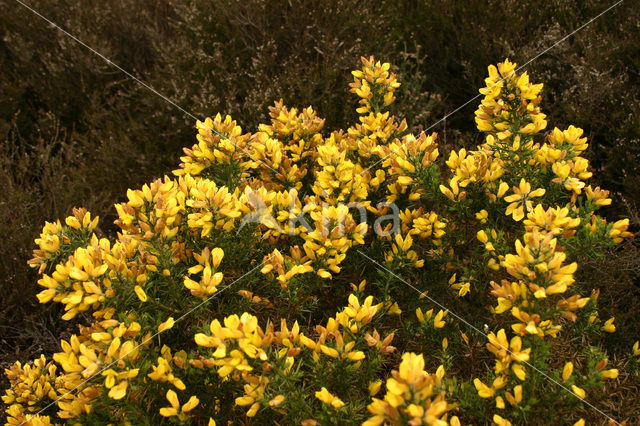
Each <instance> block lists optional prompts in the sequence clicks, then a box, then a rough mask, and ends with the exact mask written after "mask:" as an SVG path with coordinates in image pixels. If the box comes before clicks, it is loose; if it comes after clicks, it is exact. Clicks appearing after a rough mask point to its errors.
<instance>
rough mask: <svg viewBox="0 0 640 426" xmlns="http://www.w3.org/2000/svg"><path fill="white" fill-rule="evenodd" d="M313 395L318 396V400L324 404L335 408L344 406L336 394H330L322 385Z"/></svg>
mask: <svg viewBox="0 0 640 426" xmlns="http://www.w3.org/2000/svg"><path fill="white" fill-rule="evenodd" d="M315 395H316V398H318V399H319V400H320V401H322V402H324V403H325V404H329V405H331V406H332V407H333V408H335V409H336V410H337V409H338V408H340V407H342V406H344V402H342V400H341V399H340V398H338V397H337V396H335V395H332V394H331V393H330V392H329V391H328V390H327V388H325V387H324V386H323V387H322V388H321V389H320V390H319V391H317V392H316V394H315Z"/></svg>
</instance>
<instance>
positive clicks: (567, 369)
mask: <svg viewBox="0 0 640 426" xmlns="http://www.w3.org/2000/svg"><path fill="white" fill-rule="evenodd" d="M572 373H573V363H572V362H571V361H569V362H567V363H566V364H565V365H564V368H563V369H562V380H564V381H565V382H566V381H567V380H569V377H571V374H572Z"/></svg>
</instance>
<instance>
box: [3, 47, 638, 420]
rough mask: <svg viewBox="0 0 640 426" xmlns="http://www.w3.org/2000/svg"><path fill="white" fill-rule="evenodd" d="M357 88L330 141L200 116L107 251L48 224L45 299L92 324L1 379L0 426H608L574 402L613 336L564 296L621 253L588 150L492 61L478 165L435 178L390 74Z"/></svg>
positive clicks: (83, 221)
mask: <svg viewBox="0 0 640 426" xmlns="http://www.w3.org/2000/svg"><path fill="white" fill-rule="evenodd" d="M353 76H354V81H353V83H352V84H351V90H350V91H351V92H352V93H354V94H355V95H356V96H357V97H358V98H359V104H358V108H357V113H358V122H357V123H356V124H354V125H353V126H351V127H349V128H348V129H346V130H337V131H333V132H328V131H327V130H325V129H324V124H325V122H324V120H323V119H321V118H320V117H318V116H317V114H316V112H315V111H314V110H313V108H311V107H308V108H306V109H296V108H288V107H286V106H285V105H284V104H283V102H276V103H275V105H274V106H273V107H271V109H270V118H271V120H270V123H268V124H261V125H260V126H259V128H258V131H257V132H255V133H244V132H243V130H242V129H241V127H240V126H238V125H237V123H236V122H235V121H234V120H232V119H231V117H229V116H227V117H224V118H223V117H222V116H220V115H218V116H216V117H215V118H213V119H211V118H208V119H206V120H205V121H204V122H198V123H197V128H198V135H197V141H198V143H197V144H195V145H193V147H192V148H190V149H185V150H184V152H185V155H184V156H183V157H181V160H182V162H181V164H180V167H179V168H177V169H176V170H174V171H173V175H174V176H173V177H170V176H165V177H164V178H162V179H157V180H155V181H153V182H151V183H149V184H146V185H144V186H142V188H141V189H129V190H128V191H127V198H128V200H127V201H126V202H123V203H119V204H116V206H115V209H116V212H117V216H118V219H117V220H116V224H117V226H118V227H119V228H120V232H119V233H118V235H117V238H116V239H115V240H109V239H107V238H99V237H98V236H97V235H96V234H95V230H96V227H97V226H98V218H96V217H93V216H92V215H91V214H90V213H89V212H87V211H86V210H84V209H75V210H74V212H73V215H72V216H69V217H67V218H66V219H65V220H64V223H61V222H60V221H58V222H51V223H46V225H45V226H44V229H43V230H42V233H41V235H40V238H38V239H37V240H36V243H37V245H38V249H37V250H35V251H34V257H33V259H32V260H31V261H30V264H31V266H33V267H35V268H37V269H38V271H39V273H40V274H41V278H40V280H39V281H38V284H39V285H40V286H41V287H42V288H43V289H42V291H41V292H40V293H39V294H38V299H39V301H40V302H41V303H49V302H56V303H60V304H62V305H64V311H65V313H64V315H63V317H62V318H63V319H65V320H71V319H73V318H76V317H78V318H81V319H88V318H91V317H89V316H87V315H79V314H81V313H85V312H86V313H90V314H91V315H92V320H91V321H89V322H88V323H86V324H84V325H81V326H80V327H79V331H78V333H77V334H73V335H71V336H70V337H69V338H65V339H63V340H62V341H61V350H60V351H59V352H57V353H55V354H54V355H53V359H50V360H48V359H47V358H45V357H44V356H42V357H40V358H39V359H36V360H34V361H33V362H32V363H31V364H25V365H22V364H21V363H20V362H16V363H15V364H14V365H13V366H12V367H11V368H9V369H7V370H6V374H7V377H8V379H9V381H10V384H11V388H10V389H8V390H7V391H6V393H5V395H4V396H3V401H4V402H5V403H6V404H7V406H8V408H7V414H8V421H9V423H10V424H12V423H15V424H17V423H21V422H25V421H29V422H31V424H34V425H37V424H53V423H64V422H69V423H88V424H91V423H134V424H135V423H150V424H154V423H159V422H176V423H180V422H182V423H189V424H215V422H219V423H225V422H240V423H253V422H255V423H256V424H262V423H265V422H272V423H280V424H295V423H298V424H299V423H302V424H305V425H312V424H352V423H353V424H356V423H364V424H367V425H377V424H383V423H389V424H416V425H417V424H437V425H445V424H452V425H457V424H461V423H465V424H466V423H475V424H478V423H484V422H487V421H493V422H494V423H495V424H498V425H508V424H511V422H513V423H516V424H519V423H524V422H533V423H543V424H549V423H550V422H553V423H566V424H574V423H575V424H584V422H585V420H584V418H586V417H589V416H591V417H594V418H595V419H597V420H596V421H603V420H604V419H606V417H604V416H602V415H601V414H598V413H597V412H596V411H595V410H594V409H593V408H592V406H591V405H590V403H589V402H587V401H590V400H591V401H592V402H593V403H594V404H595V405H596V406H598V407H599V408H602V409H605V404H604V402H605V401H604V400H603V398H602V389H603V388H604V387H605V386H606V381H607V380H610V379H616V378H617V377H618V375H619V374H620V371H619V370H620V367H619V366H618V364H616V365H610V364H612V363H610V362H609V360H608V355H607V353H606V350H605V349H604V346H603V345H602V342H603V338H604V336H605V335H606V334H607V333H613V332H615V329H616V326H615V318H606V317H601V316H599V315H598V311H597V301H598V296H599V291H598V290H590V289H587V288H584V287H583V286H582V285H581V283H580V282H579V281H576V279H575V278H574V275H575V274H576V271H577V270H578V268H579V264H580V262H581V261H582V260H583V259H584V260H587V259H589V260H591V261H593V260H594V259H595V260H597V259H598V255H599V253H602V252H603V251H604V250H606V249H608V248H609V247H612V246H614V245H615V244H618V243H620V242H622V241H623V240H624V239H625V238H628V237H630V236H631V235H632V234H631V233H630V232H629V231H628V230H627V228H628V225H629V221H628V219H624V220H619V221H617V222H613V223H611V222H607V220H605V219H603V218H602V217H601V216H599V215H598V214H597V211H598V209H600V207H602V206H606V205H609V204H610V203H611V199H610V198H608V192H607V191H606V190H604V189H601V188H599V187H593V186H592V185H589V184H588V183H587V181H588V179H589V178H590V177H591V174H592V173H591V172H590V171H589V162H588V160H587V159H585V158H584V157H583V156H582V154H583V153H584V151H585V150H586V149H587V147H588V144H587V139H586V138H585V137H584V136H583V131H582V130H581V129H579V128H576V127H574V126H570V127H568V128H567V129H565V130H561V129H558V128H554V129H553V130H550V131H548V130H547V121H546V115H545V114H544V113H543V112H542V110H541V105H540V103H541V99H542V98H541V96H540V92H541V90H542V84H532V83H530V82H529V76H528V75H527V73H522V74H518V73H517V72H516V65H515V64H514V63H512V62H509V61H508V60H506V61H505V62H503V63H500V64H498V65H497V66H493V65H492V66H490V67H489V76H488V78H487V79H486V80H485V82H486V87H484V88H483V89H481V93H482V94H483V95H484V98H483V100H482V102H481V104H480V106H479V107H478V109H477V111H476V114H475V117H476V124H477V128H478V130H479V131H480V132H481V134H482V140H483V142H482V144H481V145H479V146H478V147H477V148H476V149H475V150H469V151H467V150H465V149H460V150H458V151H453V152H451V153H450V155H449V157H448V159H447V160H446V161H442V160H441V158H442V157H441V156H440V152H439V148H438V137H437V134H436V133H433V134H430V135H427V134H426V133H420V134H418V135H415V134H412V133H411V132H410V131H409V128H408V125H407V123H406V122H405V121H404V120H399V119H397V118H396V117H395V116H394V115H392V114H391V113H390V112H389V108H390V106H391V105H392V104H393V103H394V101H395V94H394V93H395V92H396V89H397V88H398V87H399V86H400V83H399V82H398V80H397V78H396V76H395V75H394V74H393V73H391V72H390V65H389V64H388V63H380V62H376V61H375V60H374V59H373V58H369V59H366V58H363V59H362V68H361V69H359V70H356V71H354V72H353ZM603 291H606V289H603ZM627 352H628V356H627V360H626V361H627V362H626V364H625V365H627V367H628V369H629V371H630V372H634V371H635V370H636V369H637V358H638V356H639V355H640V349H639V348H638V344H637V343H636V345H635V346H634V347H633V348H632V347H629V348H627ZM620 365H622V364H620ZM616 367H617V368H616ZM592 395H598V400H597V403H596V400H595V399H591V398H590V396H592ZM583 400H584V401H583ZM595 416H599V417H595Z"/></svg>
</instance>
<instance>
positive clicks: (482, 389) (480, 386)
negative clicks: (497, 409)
mask: <svg viewBox="0 0 640 426" xmlns="http://www.w3.org/2000/svg"><path fill="white" fill-rule="evenodd" d="M473 385H474V386H475V387H476V390H477V391H478V395H479V396H480V398H491V397H492V396H493V395H494V394H495V392H496V391H495V390H494V389H493V388H490V387H489V386H487V385H485V384H484V383H482V381H480V379H478V378H475V379H473Z"/></svg>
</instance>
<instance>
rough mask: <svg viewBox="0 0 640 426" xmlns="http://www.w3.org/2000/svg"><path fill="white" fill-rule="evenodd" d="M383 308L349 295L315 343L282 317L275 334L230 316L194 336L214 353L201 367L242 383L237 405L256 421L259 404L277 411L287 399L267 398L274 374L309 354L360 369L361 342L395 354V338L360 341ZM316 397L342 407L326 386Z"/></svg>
mask: <svg viewBox="0 0 640 426" xmlns="http://www.w3.org/2000/svg"><path fill="white" fill-rule="evenodd" d="M381 307H382V305H381V304H377V305H373V297H372V296H369V297H367V298H366V299H365V301H364V302H363V303H360V301H359V300H358V298H357V297H356V296H355V295H353V294H351V295H350V296H349V305H348V306H347V307H345V308H344V309H343V310H342V311H340V312H339V313H337V314H336V315H335V317H332V318H329V320H328V321H327V323H326V326H322V325H317V326H316V327H315V331H316V334H317V335H318V337H317V338H315V339H313V338H311V337H309V336H307V335H305V334H304V333H302V332H301V331H300V326H299V324H298V322H297V321H296V322H295V323H294V324H293V327H291V329H289V327H288V326H287V322H286V320H284V319H282V321H281V324H280V330H279V331H275V329H274V326H273V324H269V325H268V326H267V327H266V329H263V328H261V327H260V326H259V325H258V318H257V317H255V316H253V315H251V314H249V313H246V312H245V313H243V314H242V315H241V316H240V317H238V316H237V315H231V316H229V317H226V318H225V319H224V321H223V324H221V323H220V322H219V321H218V320H213V321H212V322H211V324H210V326H209V331H210V333H211V334H205V333H198V334H196V335H195V342H196V344H197V345H198V346H201V347H205V348H211V349H212V352H211V354H210V357H209V358H204V359H203V360H202V362H200V363H197V365H201V366H206V367H209V368H215V369H216V371H217V373H218V375H219V376H220V377H222V378H231V379H232V380H234V381H238V380H242V381H243V382H244V385H243V389H244V391H245V395H244V396H242V397H238V398H236V400H235V403H236V405H238V406H248V407H249V408H248V411H247V413H246V415H247V416H248V417H254V416H255V415H256V414H257V412H258V410H259V409H260V406H261V405H262V406H268V407H272V408H273V407H277V406H279V405H281V403H282V402H283V401H284V399H285V397H282V396H280V397H279V398H278V399H277V400H276V401H275V402H274V399H273V398H271V399H269V400H265V399H264V398H265V394H266V391H267V390H268V388H269V386H270V379H269V377H270V372H271V371H272V370H273V369H278V368H282V371H281V372H280V373H281V374H284V375H288V374H291V370H292V368H293V367H294V364H295V363H296V360H298V359H301V358H302V357H303V355H304V354H305V353H307V354H311V359H312V360H313V361H314V362H315V363H320V364H326V363H331V362H333V361H332V359H334V360H336V361H346V362H348V363H352V364H353V365H354V368H356V369H357V368H358V367H359V366H360V364H361V361H362V360H364V359H365V358H366V354H365V352H364V351H363V350H361V349H359V348H358V346H357V345H358V343H359V344H360V346H362V348H363V349H364V348H366V347H369V348H371V349H372V350H375V351H377V352H379V353H381V354H387V353H391V352H393V351H394V350H395V348H394V347H393V346H391V341H392V340H393V337H394V335H393V334H389V335H388V336H386V337H385V338H384V339H382V338H381V337H380V335H379V333H378V331H377V330H375V329H374V330H373V332H372V333H371V334H369V333H366V335H365V336H364V339H356V336H358V333H360V332H361V330H362V329H363V328H364V326H366V325H367V324H369V323H370V322H371V321H372V319H373V318H374V316H375V315H376V314H377V313H378V312H379V310H380V309H381ZM365 342H366V343H365ZM298 362H301V361H298ZM315 395H316V398H318V399H319V400H320V401H322V402H324V403H326V404H329V405H331V406H332V407H333V408H335V409H337V408H340V407H342V406H343V405H344V403H343V402H342V401H341V400H340V399H339V398H337V397H335V396H333V395H332V394H331V393H329V391H328V390H327V389H326V388H322V389H321V390H320V391H318V392H316V394H315Z"/></svg>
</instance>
